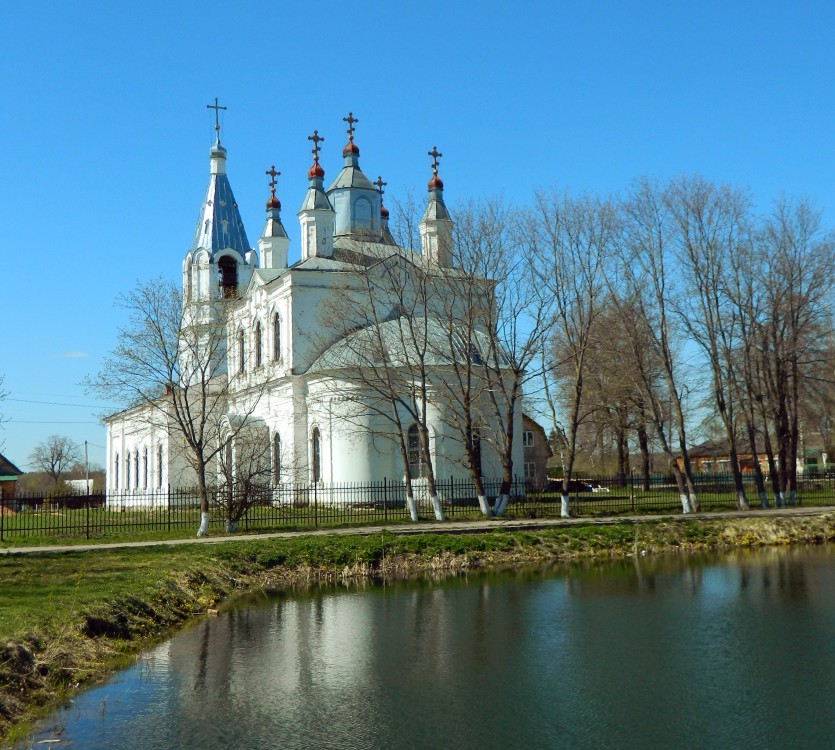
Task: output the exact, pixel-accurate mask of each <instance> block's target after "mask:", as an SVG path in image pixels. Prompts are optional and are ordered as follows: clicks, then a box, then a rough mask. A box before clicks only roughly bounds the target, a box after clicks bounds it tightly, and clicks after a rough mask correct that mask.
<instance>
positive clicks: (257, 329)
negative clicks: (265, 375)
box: [255, 320, 261, 367]
mask: <svg viewBox="0 0 835 750" xmlns="http://www.w3.org/2000/svg"><path fill="white" fill-rule="evenodd" d="M255 366H256V367H260V366H261V321H260V320H258V321H256V322H255Z"/></svg>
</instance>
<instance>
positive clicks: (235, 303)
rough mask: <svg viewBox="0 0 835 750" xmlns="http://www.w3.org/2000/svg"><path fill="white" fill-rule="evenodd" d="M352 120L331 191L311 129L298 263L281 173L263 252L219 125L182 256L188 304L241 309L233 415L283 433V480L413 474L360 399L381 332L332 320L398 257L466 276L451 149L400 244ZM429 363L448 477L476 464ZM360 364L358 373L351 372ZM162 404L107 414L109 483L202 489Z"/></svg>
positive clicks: (490, 470)
mask: <svg viewBox="0 0 835 750" xmlns="http://www.w3.org/2000/svg"><path fill="white" fill-rule="evenodd" d="M346 121H347V122H348V142H347V144H346V145H345V147H344V148H343V149H342V158H343V164H342V167H341V169H340V171H339V172H338V174H337V175H336V177H335V179H334V180H333V181H332V182H331V183H330V185H329V187H325V181H324V178H325V172H324V169H323V168H322V166H321V165H320V163H319V160H320V145H319V144H320V142H321V141H323V140H324V139H323V138H320V137H319V135H318V132H316V131H314V134H313V135H312V136H311V137H310V140H311V141H313V151H312V153H313V163H312V165H311V167H310V169H309V170H308V173H307V191H306V192H305V193H304V196H303V198H302V200H301V205H300V208H299V210H298V213H297V216H298V220H299V223H300V228H301V248H300V256H301V257H300V259H299V260H298V261H296V262H294V263H292V264H289V263H288V252H289V244H290V240H289V238H288V236H287V232H286V231H285V227H284V225H283V223H282V216H281V204H280V202H279V200H278V199H277V197H276V191H275V177H276V173H275V170H274V168H271V170H270V172H268V173H267V174H268V175H271V177H272V180H271V183H270V188H271V190H270V197H269V200H268V201H267V204H266V222H265V224H264V227H263V230H262V232H261V235H260V237H259V238H258V241H257V244H256V246H254V247H253V246H251V245H250V242H249V240H248V238H247V233H246V230H245V228H244V225H243V222H242V220H241V215H240V212H239V210H238V204H237V203H236V201H235V196H234V194H233V192H232V187H231V184H230V181H229V178H228V176H227V151H226V148H225V147H224V146H223V145H221V142H220V137H219V131H218V138H217V139H216V141H215V143H214V145H213V146H212V147H211V149H210V152H209V181H208V187H207V189H206V193H205V197H204V198H203V202H202V205H201V206H200V211H199V218H198V221H197V226H196V229H195V233H194V238H193V241H192V243H191V246H190V247H189V248H188V250H187V252H186V253H185V254H184V256H182V279H183V282H182V283H183V301H184V304H185V305H189V304H194V303H199V302H200V301H201V300H222V299H226V300H229V301H230V303H231V304H230V307H231V311H230V312H229V313H228V315H227V317H226V319H225V321H224V326H225V337H226V346H225V351H224V356H225V359H226V362H225V368H224V377H225V378H228V379H229V380H228V398H227V401H226V410H227V414H226V419H227V420H228V423H229V424H230V425H232V424H235V423H236V420H240V419H246V420H247V421H248V422H249V423H250V424H252V425H254V426H255V427H256V428H257V430H258V431H259V434H262V435H263V439H264V440H265V441H269V464H270V472H271V481H272V482H274V483H276V484H281V483H299V482H302V483H304V482H306V483H313V482H316V483H321V484H322V485H323V486H324V485H332V484H336V483H354V482H355V483H363V482H371V481H380V480H382V479H384V478H385V479H387V480H389V481H402V480H403V477H404V459H403V453H402V451H401V449H400V444H399V443H398V441H396V440H393V439H391V436H390V435H388V436H387V432H388V433H390V432H391V423H390V422H387V421H386V420H384V419H382V417H380V416H376V415H375V414H374V413H371V412H366V413H359V412H357V410H356V409H355V408H354V405H355V404H356V403H357V402H358V401H361V400H362V399H361V398H359V399H358V398H357V394H358V391H359V392H361V391H362V388H363V385H362V382H361V379H360V380H359V381H358V379H357V378H356V376H355V375H356V372H357V368H358V367H361V364H362V363H361V362H358V361H357V352H358V346H357V342H362V340H363V337H364V336H365V337H368V336H369V333H368V330H366V329H363V328H362V326H357V327H356V328H351V327H350V326H346V325H341V324H335V325H333V326H328V325H327V324H326V320H327V318H328V316H336V317H338V316H339V312H338V311H339V309H340V308H339V303H340V301H342V300H344V299H345V298H346V297H348V296H350V295H351V293H352V292H351V290H352V289H354V290H355V289H356V287H357V283H358V282H357V279H358V278H364V276H362V274H365V275H368V274H371V275H372V276H373V274H374V273H376V272H377V271H378V270H379V273H380V274H384V273H385V272H386V271H387V269H390V268H391V267H392V264H397V267H398V269H401V270H402V272H404V273H405V274H406V275H408V274H409V273H410V269H413V271H414V273H415V274H416V275H420V277H421V279H426V278H431V275H432V272H433V269H444V272H445V273H447V274H449V273H453V274H454V273H455V267H454V266H455V264H454V262H453V257H452V242H453V231H454V226H453V222H452V220H451V218H450V214H449V212H448V211H447V208H446V206H445V204H444V195H443V193H444V190H443V187H444V186H443V182H442V181H441V179H440V178H439V177H438V161H437V157H438V156H440V154H438V153H437V150H436V149H434V148H433V151H432V152H430V156H432V157H433V164H432V167H433V174H432V178H431V179H430V180H429V183H428V192H427V202H426V207H425V211H424V212H423V216H422V218H421V220H420V223H419V227H418V228H419V233H420V249H419V251H418V250H412V249H409V248H405V247H399V246H398V245H397V244H396V243H395V241H394V239H393V237H392V234H391V232H390V230H389V227H388V211H387V210H386V208H385V207H384V206H383V199H382V196H383V194H382V186H383V185H384V184H385V183H383V182H382V180H378V182H377V183H376V184H375V183H372V182H371V181H370V180H369V179H368V178H367V177H366V175H365V174H364V173H363V171H362V170H361V169H360V164H359V156H360V152H359V148H358V146H357V145H356V143H355V142H354V132H355V129H354V123H355V122H357V120H355V119H354V118H353V115H349V117H348V118H346ZM358 270H359V271H361V273H360V274H358ZM488 286H489V285H488V284H485V285H484V288H485V289H487V288H488ZM444 302H445V301H444V300H440V301H439V304H443V303H444ZM370 304H374V302H370ZM396 307H397V306H394V307H393V308H392V310H391V311H390V312H389V314H388V315H387V316H383V317H381V318H380V319H379V321H378V327H377V328H375V329H374V332H375V337H376V340H378V341H380V342H387V341H392V342H394V341H395V340H396V336H395V335H393V334H391V333H390V332H387V329H389V328H391V327H392V326H395V325H396V321H397V319H398V316H402V315H408V314H414V313H413V312H411V313H410V312H409V311H408V309H407V308H409V305H408V304H406V305H403V306H400V309H396ZM412 309H414V308H412ZM430 312H431V311H430ZM336 323H340V321H336ZM433 325H434V324H433V323H432V322H431V321H430V323H429V325H428V326H427V330H428V331H429V335H430V337H431V336H432V335H433V334H432V330H433ZM437 335H439V336H440V335H441V334H440V333H438V334H437ZM383 348H386V344H385V343H384V344H383ZM393 348H394V349H397V345H396V344H393ZM381 356H382V358H383V359H386V360H387V361H391V360H392V359H393V360H396V359H397V356H398V355H397V352H396V351H394V352H392V351H386V352H382V353H381ZM465 356H467V355H466V354H465ZM426 362H427V364H428V366H429V367H430V369H431V370H432V372H431V376H430V385H429V388H428V390H427V397H426V401H427V403H426V404H425V413H426V422H427V423H428V427H429V435H430V451H431V455H432V462H433V466H434V471H435V475H436V476H437V477H438V478H439V479H446V480H448V479H450V478H451V477H454V478H456V479H466V478H468V477H469V476H470V471H469V469H468V466H467V463H466V461H465V460H464V455H465V452H464V450H463V445H462V440H461V438H460V437H459V435H458V434H457V433H456V431H455V430H454V429H453V428H452V426H451V425H450V420H449V419H448V414H447V413H446V411H448V409H449V407H448V405H447V406H445V405H444V404H443V403H442V402H441V401H440V400H436V399H435V398H434V396H433V394H434V393H436V392H437V389H435V388H434V387H433V386H432V379H433V378H434V379H436V380H435V382H436V384H438V385H440V383H438V381H437V379H438V378H440V379H441V380H443V381H444V382H446V380H448V379H447V378H446V375H445V368H446V366H447V365H448V362H445V361H444V359H443V357H440V356H439V357H435V358H434V359H433V358H432V357H429V358H428V359H427V360H426ZM349 370H350V371H351V373H352V376H351V377H348V376H347V375H345V373H347V372H348V371H349ZM360 396H361V394H360ZM148 412H149V407H148V406H147V405H139V406H135V407H133V408H132V409H127V410H125V411H123V412H119V413H117V414H113V415H111V416H109V417H108V418H107V419H106V420H105V424H106V429H107V446H106V448H107V459H106V460H107V487H108V490H109V491H114V492H119V491H125V490H129V491H131V492H132V493H133V494H135V495H140V496H141V495H142V494H143V493H145V494H146V495H147V498H148V500H149V501H150V502H153V497H154V496H155V494H156V493H159V492H161V491H165V490H167V489H168V488H169V487H191V486H193V485H194V482H195V474H194V471H193V470H192V469H191V468H190V466H189V462H188V461H187V459H186V456H185V453H184V449H183V445H182V437H180V436H178V435H177V431H176V429H173V428H172V426H171V425H170V424H166V419H165V417H164V415H163V414H162V413H161V412H157V414H156V416H155V417H153V418H149V414H148ZM408 420H409V418H408V415H403V431H404V433H406V443H407V444H408V453H409V456H408V461H409V464H410V469H411V473H412V476H413V477H415V481H418V482H419V481H420V479H421V467H420V463H421V458H420V455H419V450H418V443H417V434H416V430H415V426H414V425H411V424H409V421H408ZM516 421H518V424H517V425H516V429H515V432H516V434H517V435H520V436H521V434H522V428H521V413H520V414H518V415H517V416H516ZM515 443H516V445H515V447H514V465H515V466H519V467H520V471H521V467H522V465H523V457H522V451H523V448H522V441H521V439H518V440H516V441H515ZM517 454H518V455H517ZM479 456H480V461H481V471H482V474H483V476H485V477H487V478H500V477H501V463H500V460H499V457H498V455H497V453H496V452H495V450H493V448H492V447H491V445H489V444H486V441H485V445H484V446H483V447H480V448H479Z"/></svg>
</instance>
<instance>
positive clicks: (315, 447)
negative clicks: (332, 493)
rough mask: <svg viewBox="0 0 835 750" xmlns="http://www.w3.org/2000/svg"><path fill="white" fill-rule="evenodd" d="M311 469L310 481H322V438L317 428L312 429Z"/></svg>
mask: <svg viewBox="0 0 835 750" xmlns="http://www.w3.org/2000/svg"><path fill="white" fill-rule="evenodd" d="M311 443H312V445H311V454H312V456H311V458H312V464H313V466H312V469H313V472H312V474H311V479H312V480H313V481H314V482H321V481H322V436H321V434H320V433H319V428H318V427H314V428H313V439H312V440H311Z"/></svg>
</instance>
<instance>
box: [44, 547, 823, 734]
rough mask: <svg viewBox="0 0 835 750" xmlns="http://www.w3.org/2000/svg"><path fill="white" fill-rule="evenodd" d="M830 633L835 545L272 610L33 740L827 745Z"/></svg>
mask: <svg viewBox="0 0 835 750" xmlns="http://www.w3.org/2000/svg"><path fill="white" fill-rule="evenodd" d="M833 622H835V557H834V556H833V549H832V548H831V547H822V548H811V549H810V548H794V549H769V550H758V551H746V550H743V551H739V552H735V553H733V554H731V555H728V556H725V557H722V558H717V557H714V556H703V557H684V556H681V557H678V556H670V557H663V558H636V559H634V560H626V561H620V562H617V563H613V564H610V565H605V566H600V565H581V566H580V565H578V566H572V567H563V568H559V569H552V570H547V571H545V570H525V571H517V572H514V573H509V574H503V575H488V576H467V577H462V578H459V579H455V580H452V581H447V582H444V583H441V584H439V583H436V582H412V583H404V584H396V585H386V586H380V587H371V586H365V587H360V588H356V589H351V590H348V591H337V590H314V591H310V592H304V593H298V594H293V595H287V594H277V595H271V596H264V595H262V596H259V597H255V598H253V599H251V600H247V601H241V602H238V603H237V604H236V605H235V606H234V607H233V608H231V609H230V610H228V611H227V612H224V613H223V614H222V615H221V616H220V617H218V618H212V619H209V620H205V621H203V622H201V623H199V624H197V625H196V626H194V627H192V628H189V629H188V630H186V631H185V632H183V633H182V634H180V635H178V636H177V637H176V638H174V639H172V640H171V641H170V642H168V643H166V644H163V645H162V646H160V647H158V648H157V649H154V650H152V651H150V652H149V653H147V654H145V655H143V657H142V658H141V659H140V661H139V663H138V664H137V667H136V668H134V669H131V670H126V671H125V672H123V673H121V674H120V675H119V676H118V677H117V678H116V679H115V680H114V681H113V682H112V683H111V684H110V685H108V686H105V687H104V688H101V689H97V690H93V691H90V692H89V693H87V694H85V695H84V696H79V697H78V699H77V700H76V701H75V703H74V704H73V705H72V707H71V708H70V709H69V710H68V711H66V712H64V713H62V714H61V715H59V716H57V717H56V718H55V719H54V720H53V721H52V722H51V723H50V724H49V725H48V726H46V727H45V728H44V729H43V731H42V732H41V733H40V734H39V735H38V737H36V738H35V739H36V740H37V739H43V738H45V737H48V736H54V734H53V733H54V732H56V731H58V730H59V729H61V730H63V736H62V737H63V739H64V743H62V746H66V745H67V744H68V743H70V742H72V743H74V746H76V747H85V748H111V747H112V748H117V747H118V748H121V747H142V748H148V749H149V750H154V749H155V748H160V749H161V748H204V747H247V748H248V747H261V746H264V747H268V746H269V747H282V748H330V747H333V748H337V747H339V748H382V747H386V748H388V747H392V748H398V747H410V748H423V747H427V748H429V747H432V748H435V747H439V746H440V747H447V746H455V747H459V748H469V747H479V748H493V747H495V748H502V749H503V750H506V748H509V747H577V746H584V747H618V746H635V745H638V744H641V745H645V746H648V747H668V746H676V747H714V746H756V747H789V746H794V747H800V746H820V747H824V746H826V744H827V742H828V741H829V739H830V738H829V728H830V727H831V726H835V703H834V702H833V697H832V696H835V679H833V674H835V639H833V638H832V623H833Z"/></svg>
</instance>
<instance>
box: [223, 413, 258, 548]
mask: <svg viewBox="0 0 835 750" xmlns="http://www.w3.org/2000/svg"><path fill="white" fill-rule="evenodd" d="M225 426H226V428H227V429H226V430H224V432H227V433H228V432H234V433H235V436H234V437H228V438H226V439H225V441H223V445H224V447H223V450H222V451H221V452H220V453H219V454H218V464H219V468H220V476H219V479H220V480H221V484H220V486H219V487H217V488H216V489H214V490H213V492H212V497H213V499H214V505H215V506H216V507H218V508H219V509H220V510H221V511H222V512H223V518H224V528H225V530H226V531H227V533H228V532H233V531H236V530H237V528H238V522H239V521H240V520H241V518H243V516H244V515H245V514H246V512H247V511H248V510H249V509H250V508H251V507H252V506H254V505H258V504H264V503H266V502H268V501H269V499H270V497H271V495H270V489H271V481H272V466H271V465H270V458H271V450H270V436H269V430H268V429H267V428H266V426H264V425H260V424H255V423H249V424H247V425H242V426H240V427H239V428H238V429H233V428H234V425H232V424H231V423H227V424H226V425H225ZM219 439H220V440H223V435H221V436H219Z"/></svg>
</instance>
